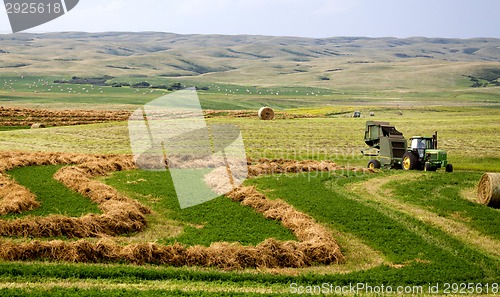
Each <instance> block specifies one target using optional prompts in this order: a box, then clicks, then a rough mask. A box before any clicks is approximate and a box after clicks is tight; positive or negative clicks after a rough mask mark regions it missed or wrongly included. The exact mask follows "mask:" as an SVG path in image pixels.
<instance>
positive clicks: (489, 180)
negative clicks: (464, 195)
mask: <svg viewBox="0 0 500 297" xmlns="http://www.w3.org/2000/svg"><path fill="white" fill-rule="evenodd" d="M477 201H478V202H479V203H481V204H484V205H488V206H491V207H495V208H500V173H488V172H487V173H485V174H483V176H482V177H481V180H480V181H479V184H478V185H477Z"/></svg>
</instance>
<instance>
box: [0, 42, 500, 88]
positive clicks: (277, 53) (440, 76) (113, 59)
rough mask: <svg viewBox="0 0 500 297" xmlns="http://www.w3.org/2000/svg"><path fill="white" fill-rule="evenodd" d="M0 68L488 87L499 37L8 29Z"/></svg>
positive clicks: (496, 66) (498, 68)
mask: <svg viewBox="0 0 500 297" xmlns="http://www.w3.org/2000/svg"><path fill="white" fill-rule="evenodd" d="M0 71H1V72H0V73H1V74H3V75H11V74H16V75H19V74H20V75H62V76H73V75H77V76H93V75H111V76H156V77H165V78H178V79H196V80H200V81H215V82H227V83H238V84H248V85H261V86H265V85H275V84H288V85H297V84H300V85H309V86H320V87H335V86H338V85H342V86H347V87H352V88H358V89H359V88H381V89H386V88H394V87H402V88H405V87H408V88H410V87H411V88H419V87H429V86H430V87H440V86H443V85H449V86H453V85H455V84H468V83H469V82H470V83H471V84H473V83H474V82H475V81H474V79H476V80H477V81H479V82H480V83H481V84H482V82H483V81H486V82H489V83H490V84H495V82H498V78H499V77H500V39H485V38H477V39H467V40H464V39H444V38H421V37H415V38H408V39H397V38H362V37H336V38H325V39H312V38H297V37H271V36H248V35H237V36H225V35H178V34H172V33H157V32H143V33H118V32H108V33H79V32H71V33H48V34H15V35H0Z"/></svg>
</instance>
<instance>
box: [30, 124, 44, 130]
mask: <svg viewBox="0 0 500 297" xmlns="http://www.w3.org/2000/svg"><path fill="white" fill-rule="evenodd" d="M41 128H45V125H44V124H40V123H35V124H33V125H31V129H41Z"/></svg>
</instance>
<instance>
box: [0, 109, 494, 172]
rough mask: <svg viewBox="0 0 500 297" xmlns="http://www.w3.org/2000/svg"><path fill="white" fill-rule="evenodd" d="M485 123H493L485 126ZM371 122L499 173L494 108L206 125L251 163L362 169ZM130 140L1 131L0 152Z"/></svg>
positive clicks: (98, 149)
mask: <svg viewBox="0 0 500 297" xmlns="http://www.w3.org/2000/svg"><path fill="white" fill-rule="evenodd" d="M332 110H334V108H333V109H332ZM485 117H487V118H488V119H489V120H488V121H485V120H483V119H484V118H485ZM368 119H370V120H371V119H373V120H384V121H389V122H390V123H392V124H394V125H395V126H396V127H397V128H398V129H399V130H400V131H402V132H403V133H404V135H405V136H406V137H410V136H412V135H420V134H424V135H426V134H431V133H433V131H435V130H437V131H438V132H439V137H440V147H441V148H443V149H446V150H447V151H448V157H449V159H450V160H451V162H452V163H453V164H454V166H455V168H456V169H458V170H460V169H463V170H486V171H497V170H498V166H496V164H498V162H500V159H499V156H500V148H499V147H498V146H497V145H496V139H497V138H498V137H497V133H496V131H498V130H499V129H500V124H499V123H500V114H499V113H498V112H497V111H496V109H495V108H477V109H474V110H470V111H467V112H465V111H461V110H459V109H453V108H451V109H450V108H442V109H439V108H438V109H437V111H428V112H426V111H425V110H415V111H408V114H407V113H406V111H405V115H404V116H403V117H401V116H398V115H396V114H395V113H394V112H393V111H390V110H388V111H380V112H377V114H376V117H375V118H365V119H353V118H347V117H344V116H338V117H332V118H308V119H280V120H275V121H271V122H264V121H259V120H258V119H257V117H256V116H255V117H254V118H232V117H215V118H209V119H207V123H208V124H234V125H237V126H238V127H239V128H240V129H241V131H242V135H243V139H244V142H245V147H246V151H247V155H248V156H249V157H251V158H255V159H259V158H261V157H265V158H285V159H316V160H335V161H336V162H338V163H339V162H343V163H351V164H354V165H358V166H359V165H365V164H366V163H367V162H368V159H367V158H365V157H363V156H362V155H361V153H360V150H361V149H363V148H365V147H366V145H365V144H364V142H363V140H362V135H363V132H364V123H365V120H368ZM282 131H286V133H281V132H282ZM128 138H129V136H128V129H127V124H126V123H125V122H111V123H105V124H92V125H84V126H71V127H54V128H48V129H37V130H17V131H3V132H0V150H10V149H11V148H12V147H16V148H18V149H20V150H27V151H33V150H40V151H70V152H81V153H111V154H113V153H118V154H127V153H130V145H129V139H128Z"/></svg>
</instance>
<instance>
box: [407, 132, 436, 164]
mask: <svg viewBox="0 0 500 297" xmlns="http://www.w3.org/2000/svg"><path fill="white" fill-rule="evenodd" d="M435 148H436V147H435V146H434V137H422V136H413V137H412V138H410V148H409V149H410V150H411V151H413V152H417V154H418V157H419V159H423V158H424V156H425V150H428V149H435Z"/></svg>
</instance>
